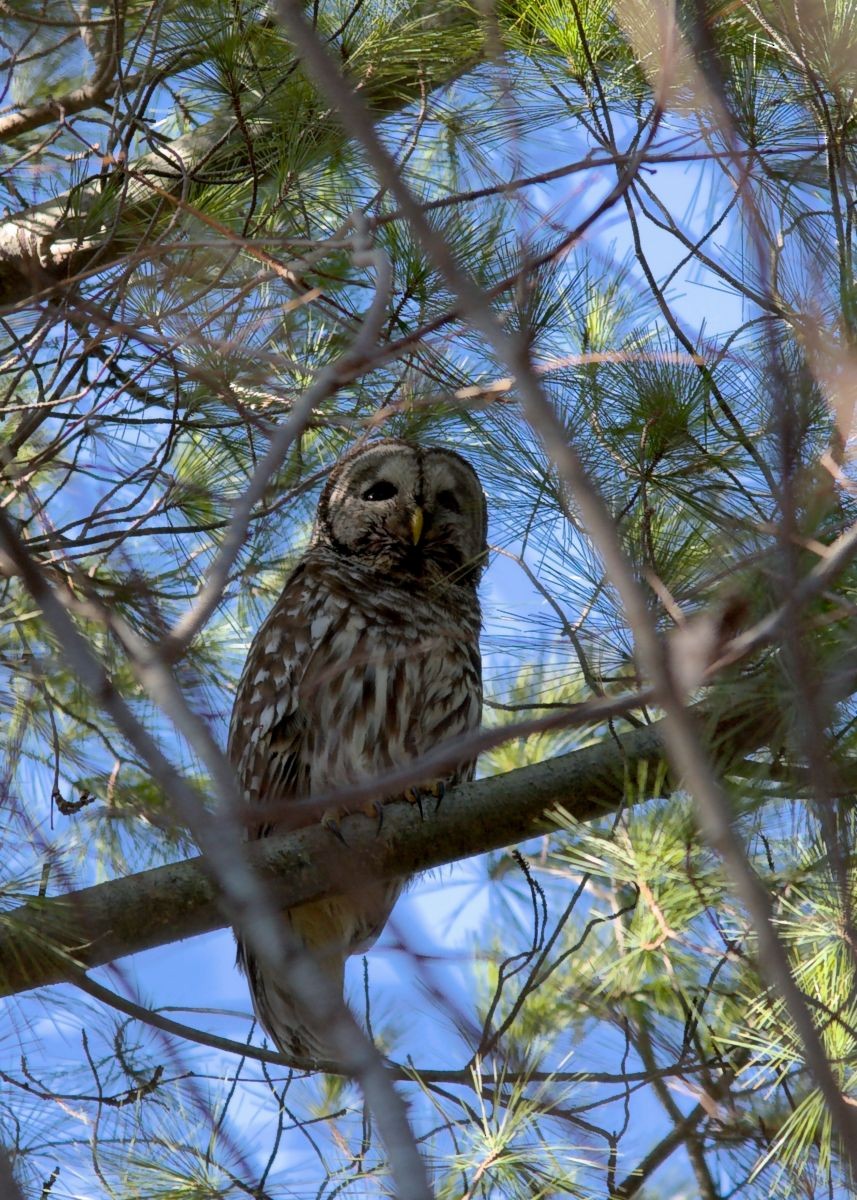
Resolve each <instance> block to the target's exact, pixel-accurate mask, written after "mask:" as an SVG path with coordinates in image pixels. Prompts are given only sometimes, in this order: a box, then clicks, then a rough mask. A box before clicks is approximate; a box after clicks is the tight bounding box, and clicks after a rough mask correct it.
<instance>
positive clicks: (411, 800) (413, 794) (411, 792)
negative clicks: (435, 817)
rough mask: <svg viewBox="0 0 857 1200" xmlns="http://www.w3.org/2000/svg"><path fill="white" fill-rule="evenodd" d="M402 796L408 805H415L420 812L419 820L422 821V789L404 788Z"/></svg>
mask: <svg viewBox="0 0 857 1200" xmlns="http://www.w3.org/2000/svg"><path fill="white" fill-rule="evenodd" d="M402 794H403V796H404V797H405V799H406V800H407V802H408V804H416V806H417V808H418V809H419V810H420V820H422V821H424V820H425V817H426V815H425V813H424V812H423V796H424V795H425V792H424V791H423V789H422V788H413V787H409V788H405V790H404V792H403V793H402Z"/></svg>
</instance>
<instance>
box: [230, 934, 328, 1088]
mask: <svg viewBox="0 0 857 1200" xmlns="http://www.w3.org/2000/svg"><path fill="white" fill-rule="evenodd" d="M317 963H318V965H319V966H320V967H321V968H322V970H323V971H324V973H325V975H326V976H327V977H328V979H329V981H330V986H331V987H334V988H336V992H337V995H339V996H341V995H342V994H343V990H344V987H345V954H344V952H342V951H331V952H329V953H327V954H324V955H318V956H317ZM238 965H239V966H240V967H241V968H242V969H243V970H244V972H245V973H246V975H247V982H248V983H249V985H250V995H251V997H252V999H253V1009H254V1011H255V1013H256V1016H257V1018H258V1019H259V1022H260V1024H261V1025H262V1027H263V1029H264V1030H265V1031H266V1033H268V1034H269V1035H270V1037H271V1038H273V1040H274V1042H275V1043H276V1046H277V1049H278V1050H279V1051H280V1053H281V1054H282V1055H283V1056H284V1057H285V1058H286V1059H288V1061H289V1064H290V1065H291V1066H293V1067H297V1068H298V1069H301V1070H315V1069H318V1068H319V1067H320V1066H323V1064H325V1063H330V1062H334V1061H335V1059H336V1055H335V1052H334V1051H333V1049H332V1048H331V1046H330V1045H329V1043H328V1042H327V1041H326V1039H325V1030H324V1029H323V1028H322V1027H321V1026H320V1023H319V1022H318V1021H317V1019H315V1014H314V1013H313V1012H312V1010H311V1009H307V1008H306V1007H305V1006H304V1005H302V1004H301V1003H300V1002H299V1001H298V999H297V997H296V996H295V995H294V993H293V992H292V991H291V989H290V987H289V981H288V978H286V977H284V975H283V974H282V973H280V972H273V971H269V970H268V969H267V968H264V967H262V966H261V965H260V963H259V961H258V959H257V958H256V957H255V955H254V954H253V953H252V952H251V951H250V950H248V949H247V946H246V944H245V943H244V942H242V941H241V940H239V942H238Z"/></svg>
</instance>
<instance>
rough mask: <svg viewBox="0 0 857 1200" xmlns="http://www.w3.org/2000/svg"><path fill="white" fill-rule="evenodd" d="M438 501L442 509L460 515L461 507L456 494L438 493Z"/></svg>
mask: <svg viewBox="0 0 857 1200" xmlns="http://www.w3.org/2000/svg"><path fill="white" fill-rule="evenodd" d="M436 500H437V502H438V504H439V505H440V507H441V508H445V509H446V511H447V512H452V513H460V512H461V505H460V504H459V503H458V497H457V496H456V494H455V492H448V491H443V492H438V494H437V496H436Z"/></svg>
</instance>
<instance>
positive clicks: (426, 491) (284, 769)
mask: <svg viewBox="0 0 857 1200" xmlns="http://www.w3.org/2000/svg"><path fill="white" fill-rule="evenodd" d="M485 536H486V510H485V498H484V496H483V494H482V489H481V487H480V485H479V479H478V477H477V475H476V472H475V471H474V470H473V468H472V467H471V466H470V465H469V463H467V462H466V461H465V459H463V458H461V457H460V456H459V455H458V454H455V453H453V451H451V450H444V449H440V448H439V447H434V446H429V447H419V446H415V445H412V444H410V443H408V442H404V441H399V440H396V439H392V438H390V439H386V440H384V441H379V442H374V443H371V444H369V445H366V446H364V447H362V448H359V449H357V450H356V451H354V452H352V453H351V454H348V455H346V456H345V457H344V458H342V459H340V461H339V462H338V463H337V464H336V466H335V467H334V469H333V471H332V472H331V475H330V477H329V479H328V482H327V485H326V487H325V488H324V490H323V492H322V494H321V497H320V500H319V504H318V510H317V513H316V520H315V527H314V530H313V534H312V539H311V542H310V545H309V548H308V549H307V551H306V553H305V554H304V555H303V557H302V558H301V560H300V562H299V563H298V565H297V566H296V567H295V569H294V570H293V571H292V573H291V574H290V575H289V577H288V579H287V580H286V584H285V587H284V588H283V591H282V594H281V596H280V598H279V600H278V601H277V602H276V604H275V605H274V607H273V609H272V610H271V612H270V613H269V615H268V617H267V618H266V620H265V621H264V622H263V624H262V626H261V628H260V629H259V631H258V633H257V634H256V636H255V638H254V639H253V643H252V645H251V647H250V651H249V654H248V656H247V662H246V664H245V666H244V670H243V673H242V675H241V680H240V682H239V684H238V690H237V694H236V698H235V707H234V710H233V713H232V722H231V726H230V732H229V756H230V759H231V761H232V762H233V764H234V766H235V768H236V771H237V773H238V779H239V784H240V787H241V788H242V789H243V792H244V795H245V797H246V800H247V802H248V804H249V805H253V804H255V803H258V804H265V805H267V806H270V805H272V804H274V805H276V804H279V803H280V802H282V804H283V805H284V806H286V805H288V804H289V802H290V801H293V800H301V799H305V798H307V797H311V796H313V795H319V794H321V793H329V792H330V791H331V790H333V789H335V788H337V787H341V786H343V785H347V784H349V783H352V782H354V781H356V780H357V779H359V778H361V777H362V778H364V779H365V778H366V777H367V776H369V777H371V776H373V775H376V774H380V773H383V772H385V771H388V770H390V769H392V768H394V767H397V766H402V765H405V764H407V763H408V762H411V761H414V760H416V759H419V758H420V756H421V755H424V754H425V753H426V752H427V751H429V750H430V749H432V747H433V746H435V745H436V744H437V743H438V742H440V741H442V740H446V739H449V738H454V737H456V736H457V735H461V734H466V733H467V732H468V731H471V730H475V729H476V728H477V727H478V725H479V722H480V719H481V711H482V680H481V663H480V657H479V629H480V610H479V600H478V597H477V590H476V589H477V584H478V582H479V576H480V574H481V571H482V568H483V565H484V562H485V556H486V544H485ZM473 768H474V761H473V759H467V760H465V761H463V762H460V763H459V764H458V765H457V767H456V768H455V769H454V770H450V771H448V772H447V773H446V775H445V777H444V778H443V779H441V780H432V781H431V782H432V784H434V785H436V786H435V792H436V793H437V792H439V790H440V786H442V785H445V784H453V783H456V782H458V781H459V780H466V779H470V778H472V775H473ZM437 785H440V786H437ZM408 798H410V799H414V798H416V797H415V795H414V793H411V794H410V795H409V797H408ZM427 819H430V810H428V813H427ZM304 823H306V822H304ZM331 823H333V822H331ZM333 828H334V831H335V830H336V825H335V823H334V824H333ZM276 830H277V826H276V824H259V825H257V826H256V827H254V828H251V829H250V830H249V836H250V837H264V836H266V835H268V834H270V833H274V832H276ZM405 882H406V881H405V880H404V879H398V880H393V881H369V880H367V881H366V882H365V884H364V885H362V886H360V888H359V889H352V890H350V891H349V893H348V895H347V896H345V897H341V898H340V897H330V898H328V899H325V900H321V901H318V902H315V903H312V904H308V905H304V906H301V907H300V908H296V909H292V910H290V911H288V912H287V913H285V915H284V919H285V920H287V921H288V922H289V924H290V926H291V928H292V930H293V932H294V933H295V934H296V936H297V937H298V938H299V939H300V940H301V941H302V942H303V944H304V945H306V946H308V947H310V948H311V949H312V951H313V953H314V954H315V955H316V959H317V961H318V963H319V964H320V965H321V966H322V968H323V969H324V971H325V973H326V974H327V975H328V977H329V978H330V979H331V980H332V982H333V983H334V985H335V986H336V988H337V989H338V990H339V991H340V994H341V992H342V987H343V978H344V968H345V959H346V958H347V956H348V955H349V954H356V953H360V952H362V951H364V950H365V949H367V948H368V947H369V946H371V945H372V943H373V942H374V941H375V939H376V938H377V937H378V935H379V933H380V932H381V930H382V929H383V927H384V925H385V923H386V921H387V918H388V917H389V915H390V912H391V910H392V907H393V905H394V903H395V901H396V898H397V896H398V895H399V893H400V892H401V890H402V888H403V886H404V884H405ZM238 961H239V964H240V965H241V966H242V967H243V969H244V971H245V972H246V975H247V978H248V981H249V985H250V991H251V993H252V998H253V1006H254V1008H255V1011H256V1015H257V1017H258V1019H259V1021H260V1022H261V1024H262V1026H263V1027H264V1028H265V1029H266V1030H267V1031H268V1033H269V1034H270V1035H271V1037H272V1038H273V1040H274V1042H275V1043H276V1044H277V1046H278V1047H279V1049H280V1051H281V1052H282V1053H283V1055H285V1057H286V1058H287V1059H288V1060H289V1061H290V1062H292V1063H293V1064H295V1065H296V1066H301V1067H312V1066H313V1065H315V1064H316V1063H318V1062H319V1061H324V1060H327V1059H329V1058H331V1057H332V1054H331V1052H330V1050H329V1049H328V1047H327V1046H326V1045H325V1039H324V1031H323V1030H321V1029H319V1028H317V1027H315V1026H314V1024H313V1017H312V1013H311V1012H308V1011H305V1010H304V1009H302V1007H301V1006H300V1005H299V1003H298V1002H297V1000H296V998H295V997H294V995H293V994H292V992H291V991H290V989H289V981H288V979H286V978H282V977H280V976H274V975H272V974H271V973H270V972H269V971H267V970H265V969H263V968H262V966H261V964H259V963H258V962H257V960H256V959H255V958H254V956H253V954H252V952H251V951H250V950H249V949H248V948H247V946H246V945H245V944H242V943H241V942H240V940H239V946H238Z"/></svg>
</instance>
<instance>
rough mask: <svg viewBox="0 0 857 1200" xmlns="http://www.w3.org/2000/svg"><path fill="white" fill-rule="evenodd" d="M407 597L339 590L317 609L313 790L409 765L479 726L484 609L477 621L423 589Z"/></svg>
mask: <svg viewBox="0 0 857 1200" xmlns="http://www.w3.org/2000/svg"><path fill="white" fill-rule="evenodd" d="M404 605H405V599H404V598H399V597H390V596H387V597H384V598H380V597H378V596H377V595H376V596H374V597H368V596H367V597H363V598H362V603H361V602H359V601H358V602H356V603H355V599H354V596H353V595H352V597H351V598H350V602H349V603H348V604H347V605H343V604H341V603H337V601H336V598H335V597H329V599H328V603H327V604H325V605H324V606H323V609H322V611H321V612H318V613H317V614H316V616H315V619H314V621H313V625H312V630H311V644H312V645H313V647H314V648H313V652H312V654H311V656H310V659H309V661H308V662H307V665H306V669H305V671H304V673H303V677H302V679H301V681H300V684H299V705H300V709H301V711H302V712H303V714H304V716H305V720H306V724H305V728H306V737H305V745H304V753H305V756H306V757H305V765H306V767H307V768H308V775H309V779H310V788H311V791H312V792H319V791H321V790H326V789H329V788H332V787H336V786H338V785H342V784H347V783H350V782H354V781H355V780H356V779H357V778H359V777H361V776H366V775H373V774H377V773H379V772H383V771H387V770H390V769H391V768H393V767H396V766H401V765H403V764H405V763H407V762H409V761H413V760H414V759H416V758H419V757H420V756H421V755H423V754H425V753H426V752H427V751H429V750H431V749H432V748H433V747H434V746H436V745H437V744H438V742H440V741H442V740H445V739H448V738H452V737H455V736H457V735H459V734H462V733H466V732H468V731H470V730H473V729H476V728H478V726H479V722H480V720H481V709H482V689H481V679H480V663H479V651H478V614H477V616H476V623H475V624H474V623H472V622H462V621H460V620H455V619H454V616H453V614H452V613H450V612H448V611H446V610H445V609H444V608H443V606H442V605H440V604H435V603H428V602H426V601H425V600H423V599H420V598H415V597H413V596H409V597H407V608H404ZM462 766H464V764H462ZM457 773H458V772H451V773H450V777H451V778H452V777H454V775H456V774H457Z"/></svg>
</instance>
